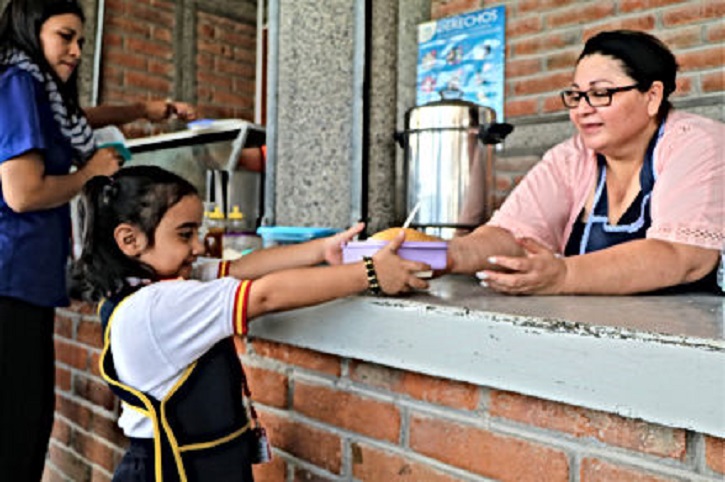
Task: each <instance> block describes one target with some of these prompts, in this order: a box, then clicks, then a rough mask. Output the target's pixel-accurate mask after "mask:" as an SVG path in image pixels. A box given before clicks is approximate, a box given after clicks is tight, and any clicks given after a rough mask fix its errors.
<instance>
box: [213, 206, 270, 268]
mask: <svg viewBox="0 0 725 482" xmlns="http://www.w3.org/2000/svg"><path fill="white" fill-rule="evenodd" d="M227 219H228V220H227V230H226V233H225V234H224V238H223V241H222V245H223V247H224V250H223V252H222V253H223V256H222V257H223V258H224V259H228V260H232V259H237V258H240V257H242V256H244V255H245V254H247V253H248V252H250V251H252V250H254V249H259V248H261V247H262V240H261V238H260V237H259V236H257V235H255V234H254V231H251V230H250V229H248V223H247V221H246V220H245V218H244V213H242V212H241V211H240V210H239V206H236V205H235V206H232V211H231V212H230V213H229V217H228V218H227Z"/></svg>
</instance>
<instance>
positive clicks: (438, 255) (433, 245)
mask: <svg viewBox="0 0 725 482" xmlns="http://www.w3.org/2000/svg"><path fill="white" fill-rule="evenodd" d="M386 244H388V241H378V240H374V239H373V240H368V241H351V242H349V243H347V244H346V245H345V246H343V248H342V262H343V263H355V262H357V261H360V260H362V257H363V256H372V255H374V254H375V253H377V252H378V250H379V249H380V248H382V247H383V246H385V245H386ZM447 253H448V243H446V242H445V241H430V242H429V241H405V242H403V244H402V245H401V246H400V249H398V255H399V256H400V257H401V258H405V259H409V260H411V261H422V262H423V263H428V264H429V265H430V267H431V268H432V269H443V268H445V267H446V254H447Z"/></svg>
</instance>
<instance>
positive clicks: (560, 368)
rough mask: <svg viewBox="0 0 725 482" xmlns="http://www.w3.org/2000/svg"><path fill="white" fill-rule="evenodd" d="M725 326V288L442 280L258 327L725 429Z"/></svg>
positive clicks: (372, 358) (586, 403) (309, 343)
mask: <svg viewBox="0 0 725 482" xmlns="http://www.w3.org/2000/svg"><path fill="white" fill-rule="evenodd" d="M722 327H723V298H721V297H717V296H669V297H647V296H641V297H616V298H615V297H525V298H524V297H506V296H500V295H496V294H493V293H491V292H488V291H485V290H483V289H481V288H478V286H477V285H476V283H475V282H474V281H473V280H472V279H468V278H462V277H446V278H442V279H440V280H435V281H434V282H433V284H432V288H431V291H430V293H429V294H419V295H414V296H412V297H409V298H372V297H366V296H360V297H350V298H347V299H343V300H338V301H335V302H331V303H327V304H325V305H322V306H318V307H313V308H306V309H302V310H296V311H291V312H287V313H280V314H274V315H268V316H265V317H264V318H262V319H258V320H255V321H254V322H253V323H252V325H251V330H250V336H253V337H259V338H263V339H267V340H271V341H276V342H281V343H286V344H290V345H294V346H299V347H303V348H308V349H311V350H315V351H320V352H323V353H329V354H334V355H338V356H341V357H348V358H354V359H359V360H364V361H368V362H372V363H377V364H381V365H386V366H390V367H394V368H399V369H402V370H409V371H414V372H420V373H425V374H428V375H433V376H437V377H443V378H448V379H452V380H460V381H465V382H470V383H473V384H477V385H482V386H487V387H494V388H498V389H502V390H510V391H514V392H517V393H522V394H525V395H531V396H535V397H540V398H544V399H549V400H554V401H559V402H563V403H568V404H571V405H576V406H582V407H586V408H591V409H595V410H602V411H606V412H611V413H616V414H619V415H622V416H625V417H630V418H640V419H643V420H645V421H648V422H652V423H658V424H662V425H665V426H670V427H677V428H684V429H689V430H693V431H696V432H703V433H707V434H710V435H714V436H716V437H725V368H724V367H725V342H724V341H723V330H722ZM653 328H654V330H653Z"/></svg>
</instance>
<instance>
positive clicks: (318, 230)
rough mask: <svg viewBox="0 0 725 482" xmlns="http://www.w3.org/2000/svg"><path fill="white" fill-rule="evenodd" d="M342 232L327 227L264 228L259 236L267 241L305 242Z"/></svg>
mask: <svg viewBox="0 0 725 482" xmlns="http://www.w3.org/2000/svg"><path fill="white" fill-rule="evenodd" d="M340 231H341V230H340V229H336V228H325V227H314V226H312V227H304V226H262V227H260V228H258V229H257V234H259V235H260V236H262V237H263V238H264V239H265V240H269V241H278V242H279V241H281V242H298V243H301V242H304V241H310V240H311V239H317V238H324V237H327V236H331V235H333V234H336V233H339V232H340Z"/></svg>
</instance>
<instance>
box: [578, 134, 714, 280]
mask: <svg viewBox="0 0 725 482" xmlns="http://www.w3.org/2000/svg"><path fill="white" fill-rule="evenodd" d="M663 132H664V122H663V123H662V124H661V125H660V127H659V130H658V131H657V134H656V135H655V136H654V137H653V138H652V140H651V141H650V143H649V145H648V146H647V152H646V154H645V158H644V163H643V164H642V169H641V170H640V173H639V183H640V186H641V187H640V192H639V194H637V197H636V198H635V200H634V201H632V204H630V206H629V207H628V208H627V210H626V211H625V213H624V214H623V215H622V217H621V218H620V219H619V221H618V223H617V224H614V225H612V224H610V223H609V216H608V213H609V200H608V199H607V188H606V186H607V163H606V159H605V158H604V156H602V155H601V154H597V164H598V168H599V180H598V182H597V190H596V192H595V194H594V205H593V206H592V212H591V213H590V214H589V217H588V218H587V221H586V223H585V222H582V221H581V219H580V218H579V219H577V221H576V222H575V223H574V226H573V227H572V232H571V235H570V236H569V240H568V241H567V244H566V248H565V250H564V254H565V255H566V256H575V255H579V254H586V253H593V252H595V251H599V250H601V249H605V248H609V247H612V246H616V245H618V244H621V243H624V242H627V241H633V240H635V239H644V238H645V237H646V233H647V229H649V227H650V226H651V225H652V217H651V214H650V207H651V198H652V189H653V188H654V184H655V182H656V180H657V173H656V171H655V167H654V151H655V147H656V146H657V142H658V141H659V139H660V138H661V137H662V133H663ZM716 272H717V269H715V270H713V271H712V273H710V274H708V275H707V276H705V277H704V278H702V279H700V280H698V281H695V282H693V283H687V284H683V285H679V286H674V287H671V288H665V289H662V290H658V291H657V294H661V293H679V292H685V291H687V292H691V291H712V292H714V293H721V291H720V289H719V287H718V286H717V282H716Z"/></svg>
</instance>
